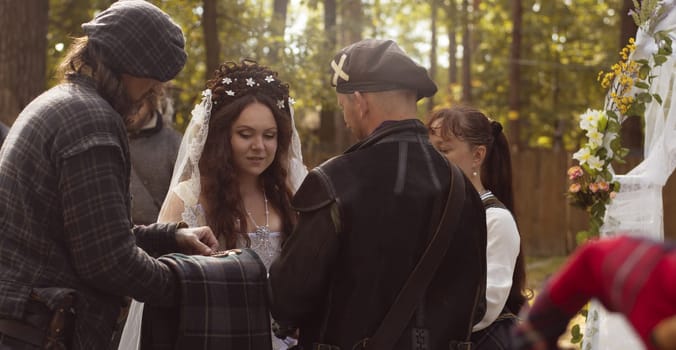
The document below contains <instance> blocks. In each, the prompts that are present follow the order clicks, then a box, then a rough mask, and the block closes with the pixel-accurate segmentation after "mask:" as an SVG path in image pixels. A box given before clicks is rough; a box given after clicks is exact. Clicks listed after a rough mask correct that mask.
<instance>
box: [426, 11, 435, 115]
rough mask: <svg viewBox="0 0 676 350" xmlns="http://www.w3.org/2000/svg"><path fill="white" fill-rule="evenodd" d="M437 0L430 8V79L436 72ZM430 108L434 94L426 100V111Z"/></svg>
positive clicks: (432, 104)
mask: <svg viewBox="0 0 676 350" xmlns="http://www.w3.org/2000/svg"><path fill="white" fill-rule="evenodd" d="M437 1H438V0H432V8H431V11H430V15H431V17H432V18H431V20H432V27H431V28H430V31H431V32H432V39H431V41H432V42H431V45H430V70H429V73H430V76H431V77H432V80H434V77H435V76H436V74H437V7H438V6H437ZM432 109H434V96H430V97H429V98H428V100H427V111H428V112H431V111H432Z"/></svg>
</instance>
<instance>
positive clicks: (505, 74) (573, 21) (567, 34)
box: [47, 0, 667, 150]
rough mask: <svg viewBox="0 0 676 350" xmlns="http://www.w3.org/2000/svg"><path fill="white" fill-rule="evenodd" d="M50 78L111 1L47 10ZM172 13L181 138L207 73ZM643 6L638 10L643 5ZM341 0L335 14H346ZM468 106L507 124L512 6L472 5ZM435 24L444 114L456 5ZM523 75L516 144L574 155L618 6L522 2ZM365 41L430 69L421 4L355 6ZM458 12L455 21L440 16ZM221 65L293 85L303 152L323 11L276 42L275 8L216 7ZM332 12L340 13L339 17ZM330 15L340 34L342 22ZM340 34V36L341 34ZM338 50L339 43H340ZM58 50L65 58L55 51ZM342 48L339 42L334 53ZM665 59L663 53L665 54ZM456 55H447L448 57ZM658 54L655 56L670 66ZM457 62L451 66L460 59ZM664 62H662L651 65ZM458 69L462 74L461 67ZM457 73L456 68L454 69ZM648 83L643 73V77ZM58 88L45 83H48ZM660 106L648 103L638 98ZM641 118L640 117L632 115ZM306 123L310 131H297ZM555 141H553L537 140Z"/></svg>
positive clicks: (294, 13)
mask: <svg viewBox="0 0 676 350" xmlns="http://www.w3.org/2000/svg"><path fill="white" fill-rule="evenodd" d="M49 1H50V27H49V37H48V52H47V57H48V72H49V73H50V77H51V76H52V75H53V72H54V68H55V66H56V64H57V63H58V61H59V60H60V59H61V57H62V55H63V52H64V50H65V49H66V48H67V46H68V44H69V43H70V39H69V37H71V36H80V35H82V32H81V29H80V24H81V23H83V22H85V21H87V20H89V19H90V18H91V17H92V16H93V15H94V14H95V13H96V11H99V10H101V9H103V8H105V7H107V6H108V5H109V4H110V3H111V2H112V0H49ZM150 1H151V2H153V3H154V4H157V5H158V6H159V7H161V8H162V9H164V10H165V11H166V12H167V13H169V14H170V15H171V16H172V18H174V20H175V21H176V22H177V23H178V24H179V25H181V27H182V28H183V30H184V33H185V35H186V43H187V47H186V50H187V51H188V54H189V59H188V63H187V65H186V67H185V68H184V69H183V71H182V72H181V73H180V74H179V75H178V76H177V77H176V79H175V80H174V81H173V83H172V84H173V87H172V89H170V93H171V94H172V96H173V97H174V99H175V110H176V113H177V116H176V120H177V126H178V128H179V129H182V128H183V127H184V126H185V125H186V124H187V118H189V115H190V111H191V109H192V107H193V105H194V104H195V103H196V102H197V101H198V100H199V97H200V93H201V91H202V90H203V89H204V83H205V81H206V79H207V77H208V76H209V74H210V72H207V71H206V64H205V61H206V56H205V48H204V33H203V29H202V25H201V13H202V1H201V0H150ZM646 2H647V0H644V6H645V3H646ZM344 3H345V2H344V1H340V0H338V6H339V8H340V6H342V5H344ZM475 3H476V4H478V7H476V8H471V9H470V14H469V15H470V18H469V20H470V26H471V30H472V36H471V45H472V48H471V61H472V62H471V64H472V66H471V70H472V72H471V74H472V82H471V83H472V88H473V101H472V104H473V105H475V106H477V107H479V108H481V109H484V110H485V111H486V112H488V114H489V115H491V116H492V117H494V118H496V119H498V120H500V121H501V122H503V124H505V125H507V114H508V103H507V100H508V95H509V91H510V86H509V64H510V42H511V34H510V33H511V29H512V22H511V21H512V18H511V4H510V0H482V1H480V2H473V1H470V7H471V6H472V4H475ZM438 4H439V10H438V17H437V39H438V43H439V45H438V58H437V62H438V65H439V66H438V69H437V72H436V76H435V77H434V79H435V81H436V82H437V84H438V85H439V92H438V94H437V96H435V103H437V104H443V105H449V104H453V103H457V102H458V100H459V91H460V88H459V85H457V84H455V85H454V84H450V83H449V78H448V69H449V67H448V66H449V53H448V45H447V43H448V31H449V28H456V31H457V32H456V41H457V43H458V44H460V43H461V31H460V22H461V20H462V17H463V14H462V13H460V6H459V4H460V1H459V0H445V1H439V2H438ZM522 5H523V25H522V27H523V29H522V52H521V59H520V61H519V64H520V69H521V81H520V89H521V101H520V105H521V110H520V116H521V120H522V135H521V137H522V139H523V140H526V141H527V142H526V143H527V144H529V145H531V146H536V147H540V146H541V145H543V144H547V145H552V144H556V143H558V144H561V143H563V145H564V146H565V148H567V149H569V150H571V149H574V148H576V147H577V144H578V140H579V139H580V138H581V137H582V136H583V135H582V134H581V133H580V131H579V130H578V129H577V128H576V127H575V123H576V121H575V115H576V114H577V113H579V111H581V110H584V109H586V108H588V107H592V108H600V107H601V106H602V102H603V96H604V94H605V91H604V90H603V89H601V88H599V87H598V85H597V84H596V83H595V78H596V72H598V71H599V70H600V69H601V67H607V66H609V65H610V64H611V63H612V61H613V60H614V57H615V56H614V52H616V51H617V49H618V40H617V39H616V38H617V37H619V22H620V16H622V15H624V14H623V13H621V10H620V9H621V8H622V1H621V0H574V1H543V0H523V1H522ZM362 7H363V10H364V16H363V19H364V23H363V25H364V32H363V37H375V38H393V39H396V40H397V41H398V43H399V44H400V45H401V46H402V47H403V48H404V49H405V50H406V51H407V52H408V53H409V54H410V55H411V56H412V57H413V58H414V59H415V60H417V61H419V62H422V63H423V64H424V65H428V64H429V48H430V46H431V45H430V23H431V22H430V18H429V17H430V13H431V7H430V2H429V1H420V0H402V1H383V0H369V1H363V2H362ZM449 8H454V9H455V12H454V13H453V12H449V11H447V9H449ZM217 12H218V19H217V22H218V25H217V27H218V36H219V41H220V44H221V50H220V60H221V61H238V60H240V59H242V58H251V59H255V60H258V61H259V62H261V63H263V64H265V65H268V66H270V67H272V68H273V69H275V70H277V71H279V72H280V76H281V78H282V79H284V80H286V81H288V82H289V85H290V87H291V93H292V95H293V96H294V98H295V99H296V101H297V104H296V115H297V118H298V119H299V120H300V121H301V123H299V126H300V127H301V129H302V130H301V133H302V134H303V135H302V136H303V140H304V143H305V142H307V143H308V144H310V143H312V142H316V141H317V140H315V139H313V138H312V132H311V130H310V128H312V124H311V123H310V121H311V120H313V118H315V116H316V114H317V113H318V112H319V109H320V106H322V105H327V104H328V105H329V106H334V107H335V94H334V92H333V89H332V88H331V87H330V85H329V81H328V80H329V77H330V69H329V65H328V62H329V61H330V59H331V57H332V56H333V54H334V53H335V50H336V49H337V48H336V47H329V46H328V44H327V43H328V41H327V37H326V33H325V31H324V23H323V1H319V0H303V1H290V2H289V8H288V14H287V21H286V35H285V36H284V37H283V38H282V37H280V36H276V35H274V34H272V31H271V28H270V25H271V16H272V0H220V1H217ZM339 12H340V11H339ZM347 22H348V21H347V19H344V18H341V17H340V14H339V16H338V26H339V27H340V25H341V23H347ZM339 29H340V28H339ZM338 39H339V42H340V41H341V40H343V39H342V37H341V32H339V33H338ZM58 44H62V45H63V46H64V48H63V49H62V50H61V51H58V50H57V47H61V46H59V45H58ZM279 44H282V45H283V47H284V48H283V52H282V55H281V56H280V57H275V58H273V57H270V56H269V53H270V51H271V48H272V47H273V46H275V45H279ZM344 44H346V43H344V42H343V43H342V44H340V45H339V46H342V45H344ZM664 50H667V48H666V47H665V48H664ZM454 54H455V53H454ZM666 55H667V53H666V51H665V52H664V53H663V56H666ZM458 57H459V56H458ZM656 59H657V60H660V59H661V58H656ZM460 63H461V62H460V60H458V64H460ZM460 68H461V67H460V66H458V69H460ZM646 77H648V75H646ZM55 82H56V80H55V79H51V80H50V81H49V83H50V85H53V84H54V83H55ZM641 98H642V99H644V100H648V99H658V98H659V97H656V96H654V95H649V94H648V95H645V96H642V97H641ZM638 112H640V111H638ZM305 121H307V122H308V123H305ZM542 140H555V142H544V143H543V142H540V143H539V141H542Z"/></svg>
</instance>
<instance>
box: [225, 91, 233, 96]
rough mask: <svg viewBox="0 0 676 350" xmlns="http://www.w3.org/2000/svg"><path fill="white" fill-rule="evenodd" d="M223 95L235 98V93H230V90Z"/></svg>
mask: <svg viewBox="0 0 676 350" xmlns="http://www.w3.org/2000/svg"><path fill="white" fill-rule="evenodd" d="M225 93H226V94H227V95H228V96H235V92H234V91H232V90H227V91H226V92H225Z"/></svg>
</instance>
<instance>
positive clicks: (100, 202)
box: [0, 0, 217, 349]
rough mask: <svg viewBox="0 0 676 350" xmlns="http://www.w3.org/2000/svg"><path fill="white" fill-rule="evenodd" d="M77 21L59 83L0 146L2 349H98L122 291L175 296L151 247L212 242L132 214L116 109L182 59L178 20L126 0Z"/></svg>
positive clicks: (166, 298)
mask: <svg viewBox="0 0 676 350" xmlns="http://www.w3.org/2000/svg"><path fill="white" fill-rule="evenodd" d="M82 28H83V29H84V32H85V33H86V36H85V37H82V38H79V39H76V40H75V42H74V44H73V45H72V47H71V48H70V50H69V52H68V54H67V56H66V57H65V59H64V61H63V63H62V66H61V68H62V73H63V80H62V82H61V84H59V85H58V86H56V87H54V88H52V89H50V90H49V91H47V92H45V93H43V94H42V95H41V96H39V97H37V98H36V99H35V100H34V101H32V102H31V103H30V104H29V105H28V106H27V107H26V108H25V109H24V110H23V111H22V112H21V113H20V115H19V116H18V118H17V120H16V122H15V123H14V125H13V126H12V128H11V130H10V133H9V135H8V136H7V139H6V141H5V144H4V146H3V147H2V149H1V150H0V217H1V218H2V219H1V220H0V349H43V348H49V349H108V348H110V342H111V338H112V334H113V331H114V327H115V324H116V320H117V318H118V315H119V313H120V310H121V308H122V306H123V301H124V296H131V297H133V298H135V299H137V300H141V301H146V302H148V303H151V304H152V303H155V304H158V305H173V304H174V303H176V296H177V294H178V293H177V290H176V289H177V281H176V279H175V277H174V276H173V274H172V272H171V271H170V269H169V268H168V267H167V266H166V265H164V264H162V263H159V262H158V261H157V260H156V259H154V258H152V257H151V256H150V255H154V256H156V255H159V254H162V253H168V252H174V251H181V252H184V253H196V254H210V253H211V251H212V249H214V248H215V247H216V246H217V241H216V239H215V237H214V236H213V233H212V232H211V231H210V230H209V229H208V228H206V227H201V228H186V227H185V225H184V224H181V223H167V224H154V225H149V226H137V227H133V226H132V223H131V221H130V197H129V176H130V157H129V145H128V140H127V133H126V130H125V127H126V125H125V117H124V116H126V115H129V114H130V112H131V111H133V110H134V109H135V108H137V107H138V105H139V103H140V102H141V101H143V99H144V98H145V97H146V96H147V95H149V94H152V93H153V91H154V89H156V88H157V87H159V86H160V84H162V83H163V82H165V81H167V80H170V79H172V78H173V77H174V76H175V75H176V74H178V72H179V71H180V70H181V69H182V68H183V65H184V64H185V60H186V53H185V51H184V39H183V33H182V31H181V29H180V27H179V26H178V25H176V24H175V23H174V22H173V21H172V20H171V18H169V16H168V15H167V14H166V13H164V12H162V11H161V10H160V9H158V8H157V7H155V6H154V5H152V4H150V3H148V2H146V1H140V0H124V1H118V2H115V3H114V4H112V5H111V6H110V7H109V8H108V9H106V10H105V11H102V12H101V13H99V14H98V15H97V16H96V18H94V19H93V20H92V21H90V22H88V23H85V24H83V26H82ZM139 247H143V248H144V249H145V250H142V249H141V248H139ZM149 254H150V255H149ZM73 310H74V315H73ZM73 317H74V321H73Z"/></svg>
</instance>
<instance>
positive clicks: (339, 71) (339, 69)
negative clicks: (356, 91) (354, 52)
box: [331, 54, 350, 86]
mask: <svg viewBox="0 0 676 350" xmlns="http://www.w3.org/2000/svg"><path fill="white" fill-rule="evenodd" d="M345 59H347V55H346V54H343V55H342V56H340V61H339V62H338V64H336V61H331V68H333V71H334V72H335V73H333V80H332V82H333V85H334V86H336V85H338V77H341V78H342V79H343V80H345V81H349V80H350V76H349V75H347V73H345V71H343V65H344V64H345Z"/></svg>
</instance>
